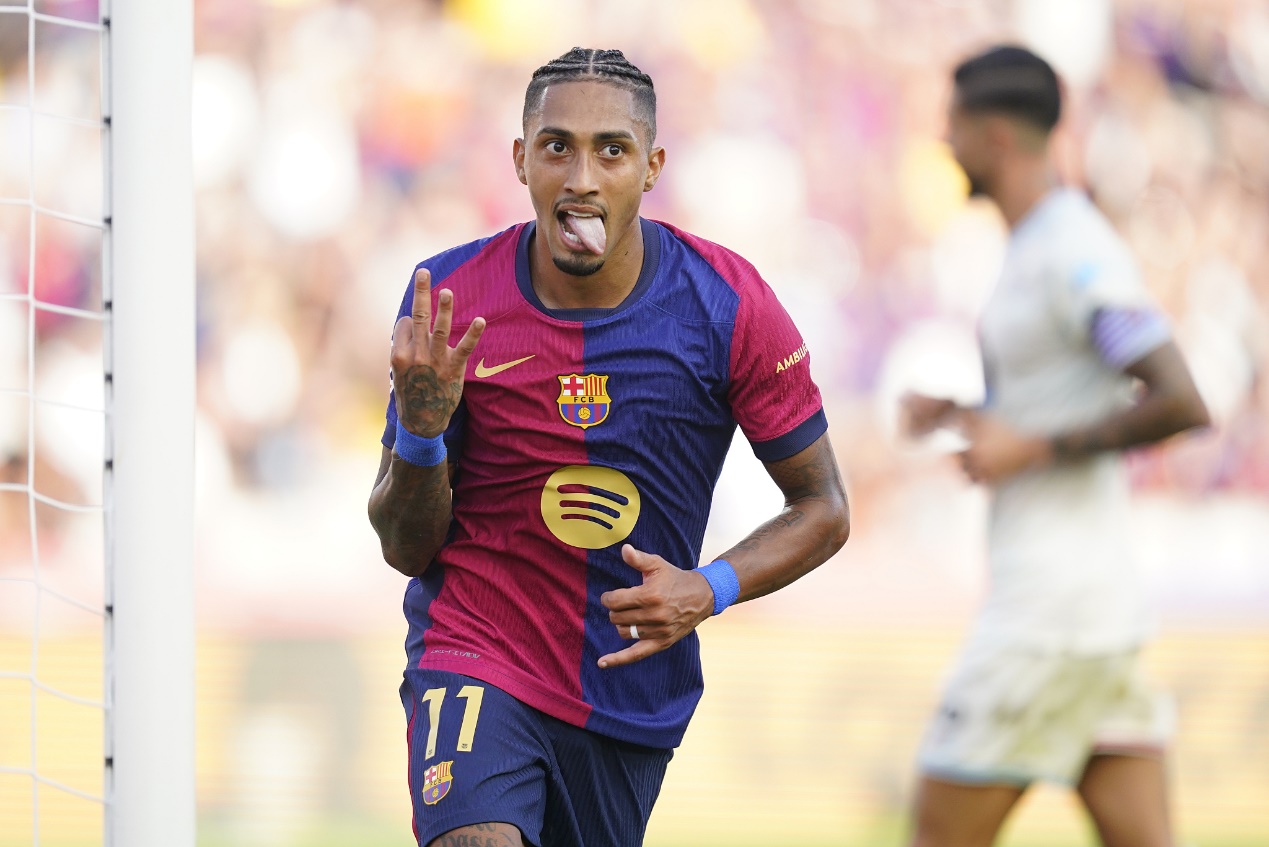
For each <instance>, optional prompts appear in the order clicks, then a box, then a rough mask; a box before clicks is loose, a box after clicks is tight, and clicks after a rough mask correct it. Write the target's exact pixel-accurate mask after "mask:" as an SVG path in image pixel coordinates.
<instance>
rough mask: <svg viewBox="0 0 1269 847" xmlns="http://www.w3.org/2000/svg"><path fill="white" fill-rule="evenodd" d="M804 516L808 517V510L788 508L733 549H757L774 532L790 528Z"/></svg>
mask: <svg viewBox="0 0 1269 847" xmlns="http://www.w3.org/2000/svg"><path fill="white" fill-rule="evenodd" d="M804 517H806V512H803V511H802V510H801V509H795V508H792V507H790V508H787V509H785V510H784V511H783V512H781V513H780V514H778V515H776V516H775V517H774V518H772V519H771V520H769V521H767V522H766V523H764V524H763V525H762V526H760V527H758V528H757V529H755V530H754V531H753V532H751V533H749V535H748V536H747V537H746V538H745V540H743V541H741V542H740V543H739V544H737V545H736V546H735V547H733V548H732V549H733V550H757V549H758V548H759V547H761V546H762V545H763V544H764V543H765V542H766V540H767V539H768V538H769V537H770V536H771V535H772V534H773V533H776V532H778V531H780V530H782V529H788V528H789V527H791V526H793V525H794V524H796V523H797V522H798V521H800V520H802V518H804Z"/></svg>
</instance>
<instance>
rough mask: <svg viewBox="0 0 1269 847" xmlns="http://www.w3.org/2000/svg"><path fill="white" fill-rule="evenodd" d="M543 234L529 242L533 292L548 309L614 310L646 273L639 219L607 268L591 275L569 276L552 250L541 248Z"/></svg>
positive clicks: (614, 248)
mask: <svg viewBox="0 0 1269 847" xmlns="http://www.w3.org/2000/svg"><path fill="white" fill-rule="evenodd" d="M541 237H542V236H541V233H535V234H534V237H533V238H532V239H531V240H530V242H529V278H530V281H531V282H532V284H533V291H534V293H535V294H537V295H538V299H539V300H541V301H542V305H543V306H546V307H547V308H548V309H612V308H616V307H617V306H620V305H621V303H622V301H623V300H625V299H626V295H628V294H629V293H630V292H631V291H632V290H634V287H635V285H636V284H637V283H638V282H639V273H640V271H642V270H643V228H642V226H641V225H640V222H639V218H638V217H636V218H635V219H634V223H633V224H632V225H631V226H630V228H629V229H627V230H626V232H624V233H623V234H622V235H621V237H620V239H619V240H618V241H617V244H616V245H615V246H614V247H613V251H612V252H611V253H610V254H609V255H608V258H607V259H606V260H605V261H604V266H603V267H602V268H600V269H599V270H598V271H596V272H595V273H593V274H590V275H589V276H574V275H573V274H570V273H565V272H564V271H562V270H560V269H559V268H557V267H556V266H555V263H554V262H553V261H551V251H550V249H549V248H547V247H546V246H545V245H539V244H538V239H540V238H541Z"/></svg>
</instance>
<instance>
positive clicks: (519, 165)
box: [511, 138, 529, 185]
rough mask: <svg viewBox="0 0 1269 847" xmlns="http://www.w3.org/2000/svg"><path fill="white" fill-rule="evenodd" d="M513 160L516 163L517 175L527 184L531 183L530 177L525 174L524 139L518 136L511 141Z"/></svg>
mask: <svg viewBox="0 0 1269 847" xmlns="http://www.w3.org/2000/svg"><path fill="white" fill-rule="evenodd" d="M511 161H512V162H513V163H514V164H515V168H516V176H517V177H518V178H519V179H520V182H522V183H524V184H525V185H528V184H529V178H528V177H527V176H525V175H524V139H523V138H517V139H516V140H515V141H513V142H511Z"/></svg>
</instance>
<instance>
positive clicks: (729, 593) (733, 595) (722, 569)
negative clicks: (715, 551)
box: [696, 559, 740, 615]
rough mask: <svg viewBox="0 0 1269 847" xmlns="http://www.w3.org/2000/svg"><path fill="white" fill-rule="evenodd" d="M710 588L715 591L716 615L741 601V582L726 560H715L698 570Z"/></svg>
mask: <svg viewBox="0 0 1269 847" xmlns="http://www.w3.org/2000/svg"><path fill="white" fill-rule="evenodd" d="M696 570H697V571H698V572H699V573H700V575H701V576H703V577H705V581H706V582H708V583H709V587H710V588H712V589H714V614H716V615H717V614H721V613H722V611H723V609H726V608H727V607H728V606H730V605H731V604H732V603H735V602H736V601H737V600H738V599H740V580H739V579H738V578H737V577H736V569H735V568H733V567H732V566H731V562H729V561H727V560H726V559H715V560H714V561H712V562H710V563H709V564H708V565H702V566H701V567H699V568H697V569H696Z"/></svg>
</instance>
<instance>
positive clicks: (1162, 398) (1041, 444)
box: [961, 341, 1211, 482]
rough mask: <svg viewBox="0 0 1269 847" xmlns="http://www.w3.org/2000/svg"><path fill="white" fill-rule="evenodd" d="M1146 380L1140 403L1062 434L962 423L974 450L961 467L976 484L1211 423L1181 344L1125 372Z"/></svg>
mask: <svg viewBox="0 0 1269 847" xmlns="http://www.w3.org/2000/svg"><path fill="white" fill-rule="evenodd" d="M1124 373H1126V374H1128V375H1129V376H1133V377H1136V378H1137V379H1139V380H1140V381H1141V384H1142V393H1141V396H1140V397H1139V398H1138V400H1137V402H1136V403H1135V404H1133V405H1132V406H1131V407H1129V408H1128V409H1125V410H1124V411H1122V412H1119V413H1117V414H1114V415H1111V416H1110V417H1108V418H1106V419H1104V420H1102V421H1100V422H1098V423H1096V424H1093V425H1092V426H1088V427H1084V428H1081V429H1077V430H1072V431H1070V432H1064V433H1059V434H1058V435H1056V436H1047V437H1046V436H1031V435H1023V434H1021V433H1018V432H1016V431H1014V430H1013V429H1012V428H1010V427H1008V426H1007V425H1006V424H1004V423H1003V422H1001V421H1000V420H999V419H997V418H994V417H992V416H990V415H979V414H974V413H968V414H966V415H964V416H963V418H962V420H963V422H964V425H965V430H966V431H965V434H966V436H967V437H968V438H969V440H970V442H971V444H970V447H969V448H968V449H967V450H966V451H965V452H964V453H962V454H961V464H962V466H963V467H964V468H965V472H966V473H967V474H969V476H970V478H971V479H973V480H975V481H976V482H995V481H997V480H1001V479H1004V478H1006V477H1009V476H1012V475H1013V474H1015V473H1018V472H1019V471H1022V470H1026V469H1027V468H1031V467H1043V466H1045V465H1049V464H1054V463H1061V462H1070V461H1077V460H1079V459H1083V458H1086V457H1088V456H1092V455H1094V454H1097V453H1102V452H1105V451H1109V450H1126V449H1128V448H1130V447H1138V446H1141V445H1144V444H1153V443H1154V442H1156V441H1162V440H1163V439H1165V438H1168V437H1169V436H1172V435H1175V434H1177V433H1179V432H1183V431H1185V430H1187V429H1192V428H1194V427H1200V426H1207V425H1208V424H1210V423H1211V419H1210V418H1209V416H1208V413H1207V407H1206V406H1205V405H1204V403H1203V399H1202V398H1201V397H1200V396H1199V393H1198V389H1197V388H1196V387H1195V385H1194V380H1193V378H1192V377H1191V376H1190V371H1189V369H1188V368H1187V367H1186V366H1185V360H1184V359H1183V358H1182V357H1181V352H1180V351H1179V350H1178V349H1177V347H1176V344H1174V343H1173V342H1170V341H1169V342H1167V343H1165V344H1164V345H1162V346H1161V347H1158V348H1156V349H1155V350H1154V351H1152V352H1150V353H1147V354H1146V355H1145V356H1143V357H1142V358H1140V359H1138V360H1137V361H1136V362H1134V363H1133V364H1131V365H1129V366H1128V367H1126V368H1124Z"/></svg>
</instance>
